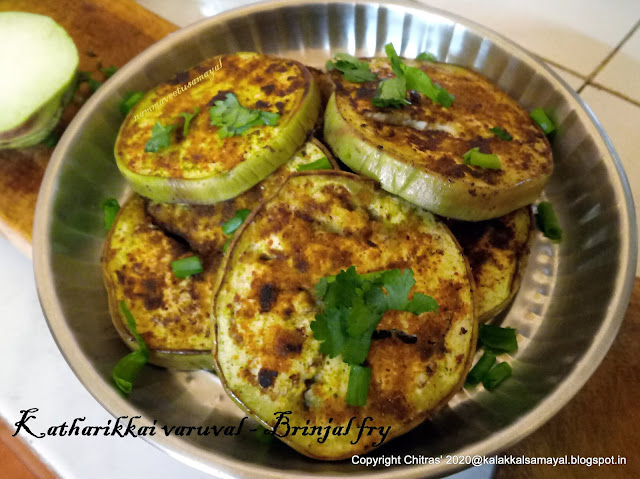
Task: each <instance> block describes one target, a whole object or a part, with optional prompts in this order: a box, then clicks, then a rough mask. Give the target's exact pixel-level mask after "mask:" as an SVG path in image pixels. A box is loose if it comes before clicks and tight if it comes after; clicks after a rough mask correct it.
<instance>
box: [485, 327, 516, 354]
mask: <svg viewBox="0 0 640 479" xmlns="http://www.w3.org/2000/svg"><path fill="white" fill-rule="evenodd" d="M478 338H479V339H480V342H481V343H482V344H483V345H484V346H486V347H487V348H490V349H491V350H492V351H495V352H497V353H514V352H516V351H517V350H518V340H517V339H516V330H515V329H513V328H501V327H500V326H496V325H494V324H483V325H481V326H480V329H479V331H478Z"/></svg>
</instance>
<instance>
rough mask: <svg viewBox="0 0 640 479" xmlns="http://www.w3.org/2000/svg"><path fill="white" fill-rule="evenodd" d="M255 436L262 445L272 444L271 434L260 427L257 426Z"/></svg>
mask: <svg viewBox="0 0 640 479" xmlns="http://www.w3.org/2000/svg"><path fill="white" fill-rule="evenodd" d="M255 435H256V438H257V439H258V442H260V443H262V444H271V443H272V442H273V432H271V431H270V430H269V429H267V428H266V427H264V426H262V425H258V428H257V429H256V431H255Z"/></svg>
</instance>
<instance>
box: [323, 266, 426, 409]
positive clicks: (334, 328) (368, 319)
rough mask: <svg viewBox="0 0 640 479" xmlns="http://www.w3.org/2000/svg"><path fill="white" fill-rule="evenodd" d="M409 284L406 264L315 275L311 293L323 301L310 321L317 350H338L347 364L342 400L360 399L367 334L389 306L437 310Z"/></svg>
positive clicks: (362, 399) (359, 401) (365, 387)
mask: <svg viewBox="0 0 640 479" xmlns="http://www.w3.org/2000/svg"><path fill="white" fill-rule="evenodd" d="M414 284H415V279H414V277H413V271H412V270H411V269H405V270H399V269H393V270H388V271H378V272H374V273H367V274H362V275H359V274H358V273H357V272H356V268H355V266H351V267H350V268H348V269H347V270H346V271H344V270H343V271H340V273H338V274H337V275H336V276H328V277H325V278H322V279H320V281H318V283H317V284H316V285H315V293H316V296H317V298H318V300H320V301H321V302H322V304H323V306H324V310H323V311H322V312H320V313H318V314H317V315H316V317H315V319H314V321H312V322H311V330H312V331H313V337H314V338H315V339H316V340H317V341H320V342H321V344H320V351H321V352H322V353H324V354H327V355H328V356H329V357H332V358H333V357H336V356H338V355H340V354H341V355H342V359H343V360H344V361H345V362H346V363H348V364H349V365H350V366H351V374H350V377H349V385H348V391H351V392H348V393H347V397H346V402H347V404H351V405H354V406H362V405H363V404H365V403H366V397H367V391H368V389H369V378H370V373H371V371H370V370H369V368H367V367H364V366H362V364H363V363H364V362H365V360H366V359H367V355H368V354H369V349H370V347H371V336H372V335H373V332H374V331H375V330H376V327H377V326H378V323H380V321H381V320H382V317H383V316H384V314H385V313H386V312H387V311H388V310H390V309H393V310H397V311H408V312H411V313H413V314H422V313H425V312H427V311H437V310H438V304H437V303H436V301H435V300H434V299H433V298H431V297H430V296H427V295H425V294H422V293H414V295H413V298H412V299H409V297H408V296H409V292H410V290H411V288H412V287H413V286H414Z"/></svg>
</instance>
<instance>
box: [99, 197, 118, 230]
mask: <svg viewBox="0 0 640 479" xmlns="http://www.w3.org/2000/svg"><path fill="white" fill-rule="evenodd" d="M119 210H120V204H119V203H118V200H116V199H115V198H107V199H106V200H104V201H103V202H102V211H103V212H104V228H105V229H106V230H107V231H109V230H110V229H111V226H112V225H113V222H114V220H115V219H116V215H117V214H118V211H119Z"/></svg>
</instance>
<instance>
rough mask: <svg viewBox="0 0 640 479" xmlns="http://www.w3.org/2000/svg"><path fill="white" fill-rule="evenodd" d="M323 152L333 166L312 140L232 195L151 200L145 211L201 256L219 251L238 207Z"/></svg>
mask: <svg viewBox="0 0 640 479" xmlns="http://www.w3.org/2000/svg"><path fill="white" fill-rule="evenodd" d="M323 156H326V157H327V158H328V159H329V162H330V163H331V164H332V167H333V168H334V169H336V168H337V167H336V166H335V162H334V160H333V158H332V157H331V155H330V154H329V153H328V152H327V151H326V149H324V146H323V145H321V144H320V142H319V141H318V140H312V141H309V142H307V143H305V144H304V145H302V147H301V148H300V149H299V150H298V151H297V152H296V154H295V155H294V156H293V157H292V158H291V160H290V161H288V162H287V163H285V164H284V165H282V166H281V167H280V168H279V169H278V170H276V171H275V172H274V173H273V174H271V175H270V176H268V177H267V178H265V179H264V180H263V181H261V182H260V183H258V184H257V185H256V186H254V187H253V188H251V189H250V190H248V191H246V192H245V193H243V194H241V195H239V196H236V197H235V198H233V199H231V200H227V201H223V202H221V203H216V204H214V205H185V204H168V203H157V202H154V201H150V202H149V203H148V205H147V212H148V213H149V215H150V216H151V217H152V218H153V221H154V222H155V223H156V224H157V225H158V226H159V227H161V228H163V229H165V230H167V231H170V232H172V233H174V234H176V235H179V236H181V237H182V238H184V239H185V240H186V241H188V242H189V244H190V245H191V248H193V250H194V251H196V252H198V253H199V254H201V255H204V256H207V257H209V256H216V255H221V254H222V248H223V247H224V244H225V243H226V242H227V240H228V239H229V237H228V236H227V235H225V234H224V233H223V231H222V225H223V224H224V223H225V222H226V221H228V220H230V219H231V218H232V217H233V216H234V215H235V213H236V212H237V211H238V210H241V209H245V208H246V209H249V210H253V209H254V208H255V207H256V206H258V204H259V203H260V202H261V201H262V200H263V199H265V198H268V197H270V196H271V195H273V194H274V193H275V192H276V191H277V189H278V188H279V187H280V186H281V185H282V183H283V181H284V180H285V178H286V177H287V176H289V175H290V174H291V173H293V172H295V171H296V170H297V168H298V167H299V166H300V165H305V164H308V163H312V162H314V161H317V160H319V159H321V158H322V157H323Z"/></svg>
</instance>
